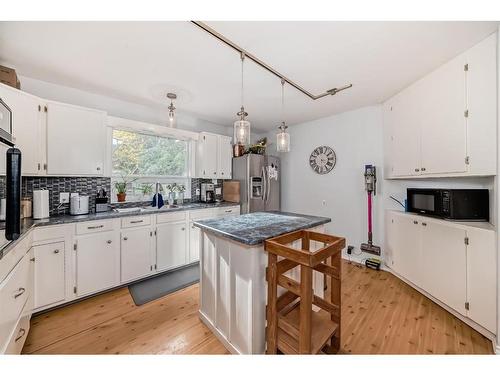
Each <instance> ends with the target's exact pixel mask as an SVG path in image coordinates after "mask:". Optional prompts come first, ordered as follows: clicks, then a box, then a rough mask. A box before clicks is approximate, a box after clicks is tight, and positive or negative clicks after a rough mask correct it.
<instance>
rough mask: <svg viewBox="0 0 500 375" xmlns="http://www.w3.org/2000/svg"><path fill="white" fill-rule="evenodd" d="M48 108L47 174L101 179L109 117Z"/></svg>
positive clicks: (68, 108)
mask: <svg viewBox="0 0 500 375" xmlns="http://www.w3.org/2000/svg"><path fill="white" fill-rule="evenodd" d="M47 108H48V110H47V173H48V174H50V175H57V176H65V175H74V176H102V175H103V172H104V160H105V149H106V131H105V120H106V113H105V112H101V111H96V110H92V109H88V108H83V107H77V106H73V105H69V104H64V103H57V102H48V104H47Z"/></svg>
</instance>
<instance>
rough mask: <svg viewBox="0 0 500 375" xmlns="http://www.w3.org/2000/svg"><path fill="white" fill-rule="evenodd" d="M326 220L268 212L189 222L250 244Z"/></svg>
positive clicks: (306, 227)
mask: <svg viewBox="0 0 500 375" xmlns="http://www.w3.org/2000/svg"><path fill="white" fill-rule="evenodd" d="M330 221H331V219H330V218H327V217H320V216H309V215H302V214H296V213H290V212H281V211H272V212H254V213H250V214H244V215H239V216H231V217H224V218H213V219H204V220H197V221H194V222H193V224H194V225H195V226H197V227H199V228H201V229H203V230H205V231H208V232H211V233H214V234H217V235H219V236H222V237H226V238H229V239H231V240H234V241H237V242H240V243H243V244H245V245H251V246H253V245H259V244H261V243H263V242H264V241H265V240H267V239H269V238H273V237H276V236H279V235H282V234H285V233H289V232H293V231H296V230H301V229H308V228H313V227H317V226H319V225H322V224H326V223H329V222H330Z"/></svg>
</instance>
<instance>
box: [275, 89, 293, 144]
mask: <svg viewBox="0 0 500 375" xmlns="http://www.w3.org/2000/svg"><path fill="white" fill-rule="evenodd" d="M281 120H282V121H281V125H280V126H278V129H279V130H280V131H279V133H278V134H276V151H278V152H289V151H290V134H289V133H287V132H286V129H288V126H286V123H285V80H284V79H282V80H281Z"/></svg>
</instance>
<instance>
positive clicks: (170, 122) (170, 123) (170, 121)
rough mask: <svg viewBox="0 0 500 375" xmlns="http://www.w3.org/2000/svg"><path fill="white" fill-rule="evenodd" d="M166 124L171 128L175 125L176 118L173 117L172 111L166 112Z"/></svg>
mask: <svg viewBox="0 0 500 375" xmlns="http://www.w3.org/2000/svg"><path fill="white" fill-rule="evenodd" d="M168 126H170V127H171V128H175V127H177V118H176V117H175V113H174V111H170V112H168Z"/></svg>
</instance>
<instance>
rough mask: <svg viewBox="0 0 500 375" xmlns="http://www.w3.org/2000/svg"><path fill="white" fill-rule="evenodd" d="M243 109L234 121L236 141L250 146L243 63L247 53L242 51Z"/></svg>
mask: <svg viewBox="0 0 500 375" xmlns="http://www.w3.org/2000/svg"><path fill="white" fill-rule="evenodd" d="M240 56H241V109H240V111H239V112H238V113H237V114H236V115H238V116H239V118H240V119H239V120H236V121H235V122H234V143H235V144H240V145H245V146H248V145H250V121H247V120H246V119H245V117H246V116H248V113H247V112H245V107H244V106H243V65H244V62H245V54H244V53H243V52H242V53H241V55H240Z"/></svg>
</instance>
